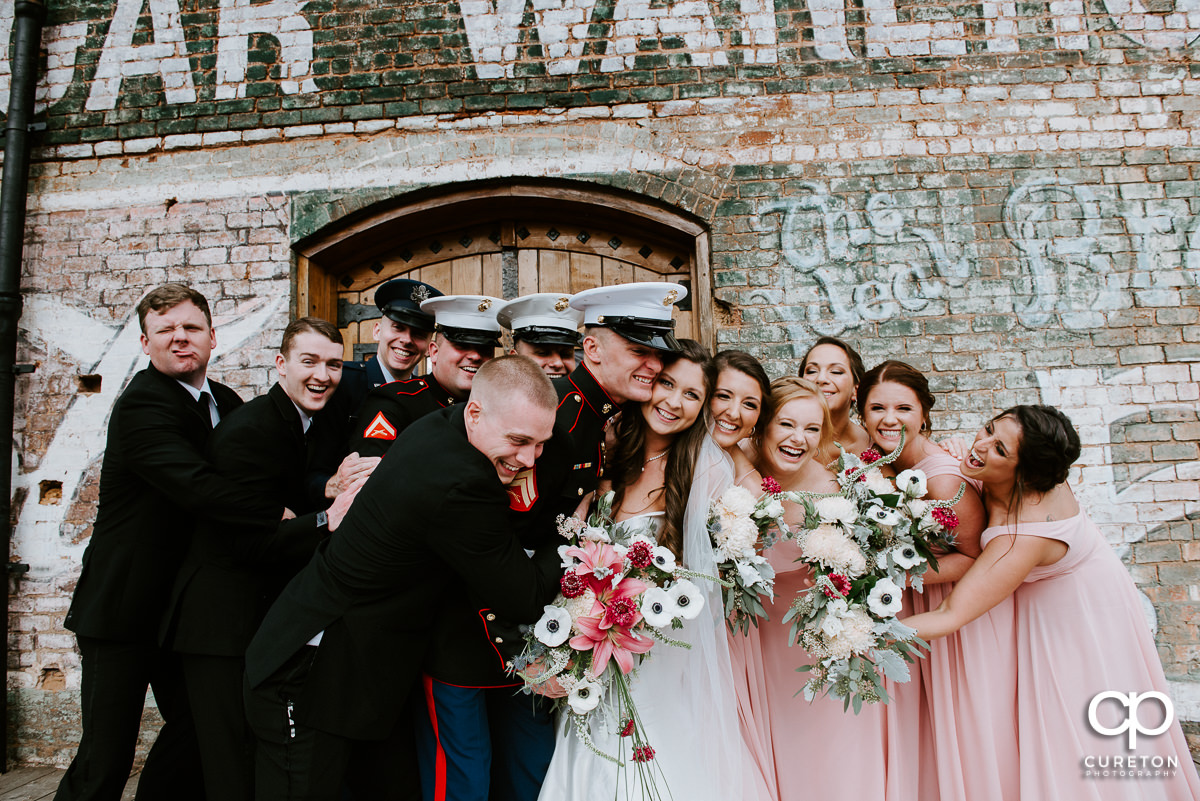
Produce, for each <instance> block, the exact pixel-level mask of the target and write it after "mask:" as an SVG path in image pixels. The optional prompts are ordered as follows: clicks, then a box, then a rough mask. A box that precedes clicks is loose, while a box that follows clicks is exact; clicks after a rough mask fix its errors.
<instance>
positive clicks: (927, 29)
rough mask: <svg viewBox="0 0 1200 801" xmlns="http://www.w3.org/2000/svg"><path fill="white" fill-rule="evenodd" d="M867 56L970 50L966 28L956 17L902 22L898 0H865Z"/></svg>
mask: <svg viewBox="0 0 1200 801" xmlns="http://www.w3.org/2000/svg"><path fill="white" fill-rule="evenodd" d="M863 9H864V10H865V11H866V12H867V30H866V33H865V36H866V43H867V58H886V57H897V56H958V55H963V54H965V53H966V52H967V41H966V29H965V28H964V27H963V24H962V23H961V22H958V21H957V20H945V21H937V22H900V21H899V17H898V16H897V14H896V0H863Z"/></svg>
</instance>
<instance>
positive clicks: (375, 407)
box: [350, 295, 504, 456]
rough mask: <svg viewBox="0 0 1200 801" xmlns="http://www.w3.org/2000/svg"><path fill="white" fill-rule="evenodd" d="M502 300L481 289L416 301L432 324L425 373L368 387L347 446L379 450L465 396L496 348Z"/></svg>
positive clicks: (359, 450) (363, 451)
mask: <svg viewBox="0 0 1200 801" xmlns="http://www.w3.org/2000/svg"><path fill="white" fill-rule="evenodd" d="M502 305H504V301H503V300H501V299H499V298H492V297H488V296H486V295H442V296H440V297H435V298H430V299H429V300H426V301H424V302H423V303H422V304H421V311H422V312H424V313H426V314H432V315H433V317H434V320H435V325H436V330H435V333H434V335H433V341H432V342H430V343H429V364H430V369H429V375H427V376H421V377H420V378H413V379H410V380H408V381H394V382H392V383H390V384H384V385H383V386H382V387H379V388H378V389H374V390H371V392H370V393H369V394H368V395H367V399H366V401H364V402H363V404H362V406H361V407H360V408H359V411H358V421H357V423H356V429H355V431H354V432H352V433H351V437H350V450H351V451H354V452H357V453H358V454H359V455H361V456H383V455H384V454H385V453H387V451H388V448H390V447H391V445H392V442H393V441H395V439H396V437H397V436H399V435H400V432H401V431H403V430H404V429H405V428H406V427H408V425H409V424H410V423H412V422H413V421H414V420H416V419H417V418H419V417H421V416H423V415H426V414H428V413H429V412H431V411H434V410H435V409H444V408H445V407H447V406H451V405H453V404H454V403H458V402H461V401H464V400H466V399H467V396H468V395H469V394H470V393H471V381H472V380H473V379H474V378H475V373H476V372H477V371H478V370H479V368H480V367H481V366H482V365H483V364H484V363H485V362H487V360H488V359H490V358H492V357H493V356H494V355H495V354H496V348H497V347H498V346H499V345H500V323H498V322H496V311H497V310H498V309H499V308H500V307H501V306H502Z"/></svg>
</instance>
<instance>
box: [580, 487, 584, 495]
mask: <svg viewBox="0 0 1200 801" xmlns="http://www.w3.org/2000/svg"><path fill="white" fill-rule="evenodd" d="M579 494H580V495H582V494H583V487H580V488H579Z"/></svg>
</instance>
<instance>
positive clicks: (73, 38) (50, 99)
mask: <svg viewBox="0 0 1200 801" xmlns="http://www.w3.org/2000/svg"><path fill="white" fill-rule="evenodd" d="M12 26H13V17H12V16H11V15H8V16H0V53H2V54H3V55H4V58H3V59H0V112H3V113H7V111H8V100H9V94H10V92H11V91H12V62H11V60H10V59H9V58H8V51H9V47H10V45H11V39H12ZM87 30H88V24H87V23H86V22H71V23H68V24H66V25H53V26H51V27H49V28H46V30H45V31H43V32H42V42H43V45H44V47H45V48H46V72H45V74H44V75H39V76H38V85H37V89H36V90H35V94H34V98H35V110H36V111H44V110H45V108H46V107H47V106H49V105H51V104H53V103H57V102H58V101H59V100H62V99H63V97H64V96H65V95H66V94H67V90H68V89H69V88H71V79H72V78H73V77H74V76H75V58H76V53H77V52H78V51H79V48H80V47H82V46H83V43H84V41H85V40H86V38H87Z"/></svg>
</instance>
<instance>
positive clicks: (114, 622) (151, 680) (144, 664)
mask: <svg viewBox="0 0 1200 801" xmlns="http://www.w3.org/2000/svg"><path fill="white" fill-rule="evenodd" d="M209 386H210V388H211V390H212V392H213V396H214V399H215V402H216V404H217V408H218V410H219V412H220V414H221V415H222V416H223V415H225V414H228V413H230V412H232V411H233V409H235V408H237V407H238V406H240V405H241V399H240V398H238V396H237V394H236V393H235V392H234V391H233V390H231V389H229V388H228V387H225V386H222V385H221V384H218V383H216V382H211V381H210V382H209ZM211 430H212V422H211V419H210V417H209V411H208V407H207V403H205V405H204V406H201V405H199V404H197V402H196V401H195V400H194V399H193V398H192V396H191V395H189V394H188V391H187V390H186V389H184V388H183V387H182V386H180V385H179V382H177V381H176V380H175V379H173V378H170V377H168V376H165V375H163V374H162V373H160V372H158V371H157V370H156V369H155V368H154V367H153V366H150V367H147V368H146V369H145V370H142V371H141V372H139V373H137V374H136V375H135V376H134V377H133V378H132V379H131V380H130V382H129V385H128V386H127V387H126V388H125V390H124V391H123V392H122V393H121V396H120V397H119V398H118V399H117V403H116V405H115V406H114V407H113V413H112V416H111V417H110V420H109V428H108V442H107V445H106V447H105V451H104V463H103V466H102V468H101V472H100V503H99V510H98V512H97V516H96V523H95V526H94V528H93V533H92V537H91V540H90V541H89V542H88V547H87V550H86V551H85V552H84V556H83V570H82V572H81V573H80V577H79V581H78V583H77V584H76V588H75V594H74V597H73V598H72V601H71V608H70V610H68V612H67V617H66V621H65V625H66V627H67V628H68V629H70V630H71V631H73V632H75V635H76V638H77V641H78V644H79V651H80V656H81V659H82V666H83V679H82V688H81V697H80V705H81V712H82V723H83V733H82V737H81V740H80V744H79V750H78V752H77V753H76V755H75V759H74V760H73V761H72V762H71V766H70V767H69V768H68V769H67V772H66V774H65V775H64V776H63V779H62V781H61V783H60V784H59V787H58V792H57V793H56V795H55V799H56V801H92V799H95V800H96V801H117V799H119V798H120V797H121V794H122V792H123V791H124V788H125V783H126V782H127V781H128V779H129V772H130V769H131V767H132V765H133V756H134V749H135V747H136V744H137V737H138V730H139V726H140V721H141V717H142V709H143V706H144V704H145V699H146V688H147V687H150V688H151V689H152V690H153V692H154V698H155V701H156V702H157V704H158V709H159V711H160V713H161V714H162V717H163V720H164V724H163V726H162V728H161V729H160V730H159V733H158V738H157V739H156V740H155V743H154V745H153V747H152V748H151V749H150V753H149V755H148V756H147V758H146V763H145V766H144V768H143V770H142V774H141V776H140V778H139V781H138V791H137V798H139V799H143V800H144V801H155V800H156V799H163V800H164V801H181V800H183V801H190V800H191V799H197V800H199V799H202V798H204V783H203V780H202V777H201V773H200V763H199V754H198V750H197V746H196V736H195V730H194V727H193V722H192V715H191V710H190V709H189V706H188V702H187V697H186V693H185V692H184V689H183V687H184V683H183V679H182V675H181V671H180V667H179V661H178V659H177V657H176V656H175V655H174V654H172V653H170V652H169V651H168V650H166V649H163V648H161V647H160V645H159V639H158V638H159V631H160V626H161V622H162V616H163V610H164V609H165V608H166V606H167V600H168V598H169V595H170V590H171V584H172V582H173V581H174V579H175V575H176V572H177V571H178V569H179V566H180V564H181V562H182V561H183V556H184V554H185V552H186V550H187V547H188V542H189V539H190V537H191V533H192V528H193V523H192V521H193V520H194V519H195V517H196V514H197V512H198V510H199V509H200V508H211V509H214V510H216V511H215V512H214V514H215V515H216V516H217V517H218V518H221V519H222V520H223V521H224V522H227V523H236V522H240V518H238V516H237V515H236V514H235V513H232V512H228V513H227V512H226V511H225V510H226V509H231V508H234V507H238V508H253V509H255V510H256V511H258V510H259V509H260V507H261V506H262V504H261V503H260V502H259V501H257V500H256V499H254V498H253V497H252V496H249V495H248V494H247V493H246V492H245V491H244V490H242V489H241V488H239V487H237V486H234V485H231V484H229V483H228V482H225V481H224V480H223V479H221V478H220V477H219V476H217V475H216V474H214V473H213V472H212V471H211V470H210V469H209V468H208V466H207V465H206V463H205V462H204V456H203V454H204V447H205V443H206V441H207V439H208V437H209V434H210V432H211Z"/></svg>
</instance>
